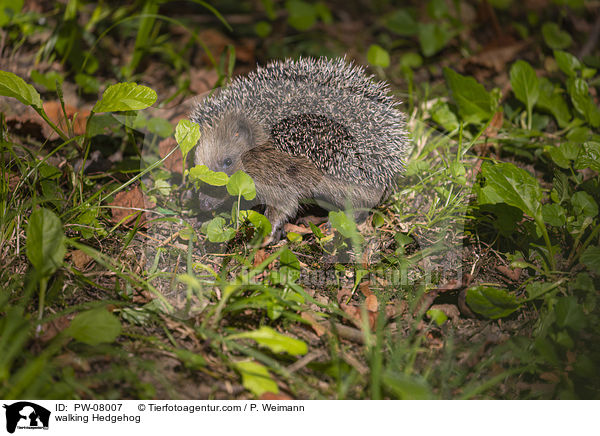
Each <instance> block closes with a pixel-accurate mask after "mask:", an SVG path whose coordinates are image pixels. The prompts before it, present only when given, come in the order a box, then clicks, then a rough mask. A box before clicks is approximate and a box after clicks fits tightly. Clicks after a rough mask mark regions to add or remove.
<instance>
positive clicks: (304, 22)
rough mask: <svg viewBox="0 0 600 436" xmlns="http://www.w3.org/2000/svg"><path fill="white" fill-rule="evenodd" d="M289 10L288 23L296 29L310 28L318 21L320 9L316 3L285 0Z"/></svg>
mask: <svg viewBox="0 0 600 436" xmlns="http://www.w3.org/2000/svg"><path fill="white" fill-rule="evenodd" d="M285 8H286V9H287V11H288V23H290V26H292V27H293V28H294V29H296V30H300V31H303V30H308V29H310V28H311V27H313V26H314V25H315V23H316V21H317V16H318V11H317V9H316V8H315V6H314V5H311V4H310V3H307V2H305V1H302V0H288V1H286V2H285Z"/></svg>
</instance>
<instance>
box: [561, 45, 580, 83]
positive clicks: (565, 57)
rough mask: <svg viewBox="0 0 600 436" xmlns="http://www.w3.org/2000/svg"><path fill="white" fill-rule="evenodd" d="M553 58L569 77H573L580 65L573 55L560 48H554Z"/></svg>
mask: <svg viewBox="0 0 600 436" xmlns="http://www.w3.org/2000/svg"><path fill="white" fill-rule="evenodd" d="M554 59H555V60H556V64H557V65H558V68H560V70H561V71H562V72H563V73H565V74H566V75H567V76H569V77H575V76H576V75H577V70H580V69H581V67H582V65H581V62H579V59H577V58H576V57H575V56H573V55H572V54H571V53H567V52H566V51H562V50H554Z"/></svg>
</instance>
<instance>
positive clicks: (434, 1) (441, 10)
mask: <svg viewBox="0 0 600 436" xmlns="http://www.w3.org/2000/svg"><path fill="white" fill-rule="evenodd" d="M427 15H429V16H430V17H431V18H433V19H434V20H439V19H441V18H443V17H445V16H447V15H448V5H447V4H446V2H445V1H444V0H429V2H427Z"/></svg>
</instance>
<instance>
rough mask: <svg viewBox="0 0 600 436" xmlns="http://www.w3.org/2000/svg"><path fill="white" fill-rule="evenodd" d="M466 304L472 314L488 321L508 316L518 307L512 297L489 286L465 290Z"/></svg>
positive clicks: (502, 290) (504, 291)
mask: <svg viewBox="0 0 600 436" xmlns="http://www.w3.org/2000/svg"><path fill="white" fill-rule="evenodd" d="M467 304H468V305H469V307H470V308H471V309H472V310H473V311H474V312H476V313H478V314H480V315H482V316H484V317H486V318H490V319H497V318H502V317H504V316H508V315H510V314H511V313H513V312H514V311H515V310H517V309H518V308H519V306H520V304H519V302H518V301H517V299H516V297H515V296H514V295H511V294H509V293H508V292H507V291H506V290H504V289H498V288H492V287H489V286H475V287H472V288H469V289H467Z"/></svg>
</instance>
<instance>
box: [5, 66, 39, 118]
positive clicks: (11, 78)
mask: <svg viewBox="0 0 600 436" xmlns="http://www.w3.org/2000/svg"><path fill="white" fill-rule="evenodd" d="M0 95H3V96H4V97H12V98H16V99H17V100H19V101H20V102H21V103H23V104H26V105H27V106H33V107H34V108H38V109H41V107H42V99H41V98H40V94H39V93H38V92H37V91H36V90H35V88H34V87H33V86H31V85H29V84H27V83H25V81H24V80H23V79H21V78H20V77H19V76H17V75H16V74H13V73H9V72H7V71H0Z"/></svg>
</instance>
